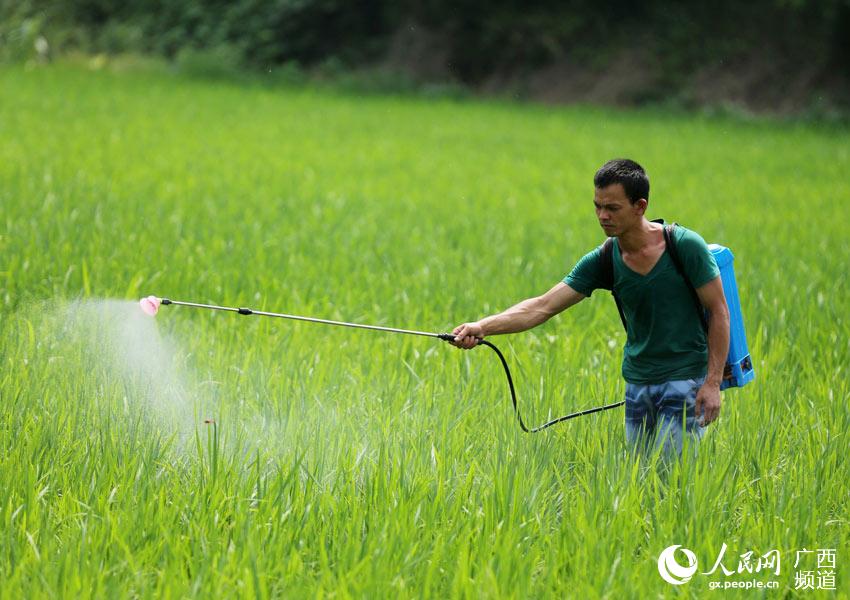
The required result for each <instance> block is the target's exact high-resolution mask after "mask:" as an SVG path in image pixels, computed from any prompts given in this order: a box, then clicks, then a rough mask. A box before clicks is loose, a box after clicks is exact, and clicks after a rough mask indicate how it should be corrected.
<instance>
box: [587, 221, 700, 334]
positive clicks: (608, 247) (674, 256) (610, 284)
mask: <svg viewBox="0 0 850 600" xmlns="http://www.w3.org/2000/svg"><path fill="white" fill-rule="evenodd" d="M661 222H662V220H661V219H655V220H653V223H661ZM675 230H676V223H669V224H665V225H664V244H665V246H666V249H667V252H668V253H669V254H670V259H671V260H672V261H673V266H674V267H675V268H676V271H677V272H678V273H679V275H680V276H681V277H682V279H684V280H685V283H686V284H687V286H688V289H689V290H690V292H691V297H692V298H693V301H694V306H695V307H696V310H697V314H698V315H699V318H700V323H702V327H703V329H704V330H705V331H706V332H708V321H707V320H706V318H705V311H703V309H702V303H701V302H700V301H699V296H698V295H697V291H696V288H694V286H693V284H692V283H691V280H690V279H689V278H688V276H687V274H686V273H685V268H684V267H683V266H682V261H681V259H680V258H679V252H678V250H677V249H676V236H675V235H674V232H675ZM616 243H617V242H616V240H615V238H608V239H607V240H605V242H604V243H603V244H602V246H600V247H599V258H600V265H601V268H602V273H601V275H602V285H601V286H600V287H602V288H603V289H606V290H611V295H612V296H614V302H615V303H616V304H617V312H619V313H620V321H622V323H623V329H625V330H626V331H628V326H627V325H626V314H625V313H624V312H623V303H622V302H621V301H620V297H619V295H618V294H617V291H616V290H615V289H614V244H616Z"/></svg>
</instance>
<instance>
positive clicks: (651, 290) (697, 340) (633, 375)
mask: <svg viewBox="0 0 850 600" xmlns="http://www.w3.org/2000/svg"><path fill="white" fill-rule="evenodd" d="M674 231H675V233H674V235H675V239H676V251H677V252H678V254H679V261H680V262H681V263H682V267H683V268H684V270H685V274H686V275H687V276H688V278H689V279H690V281H691V283H692V284H693V286H694V287H695V288H698V287H701V286H703V285H705V284H706V283H708V282H709V281H711V280H712V279H714V278H715V277H718V276H719V275H720V270H719V269H718V268H717V263H715V262H714V257H713V256H712V255H711V252H710V251H709V249H708V246H707V245H706V243H705V240H703V239H702V237H700V235H699V234H698V233H696V232H694V231H691V230H689V229H686V228H684V227H682V226H681V225H677V226H676V228H675V230H674ZM600 252H601V247H599V248H596V249H595V250H592V251H591V252H588V253H587V254H585V255H584V256H583V257H582V259H581V260H579V261H578V263H577V264H576V266H575V267H573V270H572V271H571V272H570V274H569V275H567V276H566V277H565V278H564V283H566V284H567V285H569V286H570V287H571V288H573V289H574V290H575V291H577V292H579V293H581V294H584V295H586V296H590V295H591V294H592V293H593V290H595V289H599V288H600V287H601V286H602V274H603V271H602V269H601V265H600V260H601V259H600ZM612 255H613V260H614V289H615V290H616V291H617V294H618V295H619V297H620V302H621V303H622V305H623V312H624V313H625V315H626V324H627V329H628V332H627V335H626V346H625V348H624V352H623V378H624V379H625V380H626V381H628V382H629V383H635V384H639V385H646V384H655V383H663V382H665V381H675V380H678V379H696V378H699V377H703V376H705V374H706V370H707V367H708V344H707V342H706V336H705V331H704V330H703V328H702V323H701V322H700V318H699V314H698V313H697V309H696V306H695V305H694V300H693V296H691V293H690V290H689V288H688V285H687V283H686V282H685V280H684V279H683V278H682V276H681V275H679V272H678V271H677V270H676V265H675V264H674V263H673V259H672V258H670V253H669V252H668V251H667V250H665V251H664V253H663V254H662V255H661V257H660V258H659V259H658V262H657V263H655V266H654V267H652V270H651V271H650V272H649V273H647V274H646V275H639V274H637V273H636V272H634V271H632V270H631V269H630V268H629V267H627V266H626V265H625V263H623V259H622V258H621V257H620V248H619V244H614V248H613V252H612Z"/></svg>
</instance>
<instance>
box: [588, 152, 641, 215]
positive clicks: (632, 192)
mask: <svg viewBox="0 0 850 600" xmlns="http://www.w3.org/2000/svg"><path fill="white" fill-rule="evenodd" d="M615 183H619V184H622V186H623V189H624V190H625V191H626V197H627V198H628V199H629V202H631V203H632V204H634V203H635V202H637V201H638V200H640V199H641V198H643V199H645V200H646V201H647V202H649V177H648V176H647V174H646V171H644V170H643V167H642V166H640V165H639V164H637V163H636V162H635V161H633V160H630V159H628V158H615V159H613V160H609V161H608V162H607V163H605V164H604V165H602V166H601V167H600V168H599V170H598V171H597V172H596V175H594V176H593V185H595V186H596V187H597V188H599V189H602V188H606V187H608V186H609V185H613V184H615Z"/></svg>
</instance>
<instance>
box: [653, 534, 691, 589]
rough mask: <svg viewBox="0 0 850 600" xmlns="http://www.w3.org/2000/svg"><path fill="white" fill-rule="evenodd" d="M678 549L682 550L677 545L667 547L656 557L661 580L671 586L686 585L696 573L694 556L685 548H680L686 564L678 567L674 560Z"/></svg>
mask: <svg viewBox="0 0 850 600" xmlns="http://www.w3.org/2000/svg"><path fill="white" fill-rule="evenodd" d="M679 548H682V546H681V545H679V544H676V545H675V546H668V547H667V548H664V550H663V551H662V552H661V554H660V555H659V556H658V573H659V575H661V579H663V580H664V581H666V582H667V583H672V584H673V585H682V584H683V583H687V582H688V581H690V580H691V577H693V576H694V573H696V572H697V557H696V554H694V553H693V552H691V551H690V550H688V549H687V548H682V549H681V552H682V554H684V555H685V558H686V559H687V561H688V564H687V565H685V566H683V565H680V564H679V562H678V561H677V560H676V550H678V549H679Z"/></svg>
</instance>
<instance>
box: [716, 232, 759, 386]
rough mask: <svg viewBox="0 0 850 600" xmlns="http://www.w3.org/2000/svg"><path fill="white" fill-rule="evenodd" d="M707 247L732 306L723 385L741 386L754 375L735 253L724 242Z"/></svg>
mask: <svg viewBox="0 0 850 600" xmlns="http://www.w3.org/2000/svg"><path fill="white" fill-rule="evenodd" d="M708 249H709V250H710V251H711V255H712V256H713V257H714V261H715V262H716V263H717V267H718V268H719V269H720V281H721V282H722V283H723V293H724V294H725V295H726V305H727V306H728V307H729V355H728V356H727V357H726V368H725V369H724V371H723V382H722V383H721V384H720V389H721V390H725V389H726V388H730V387H742V386H744V385H746V384H747V383H749V382H750V381H752V380H753V379H755V376H756V374H755V371H753V361H752V359H751V358H750V351H749V350H748V349H747V334H746V333H745V332H744V315H743V314H741V301H740V299H739V298H738V284H737V283H736V282H735V269H734V267H733V266H732V261H733V260H734V259H735V257H734V256H733V255H732V251H731V250H729V248H726V247H725V246H720V245H718V244H709V246H708Z"/></svg>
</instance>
